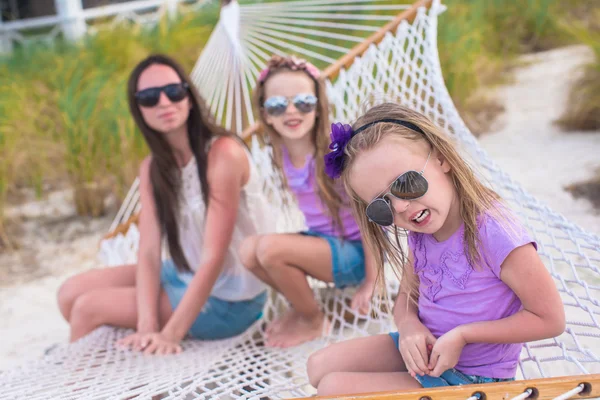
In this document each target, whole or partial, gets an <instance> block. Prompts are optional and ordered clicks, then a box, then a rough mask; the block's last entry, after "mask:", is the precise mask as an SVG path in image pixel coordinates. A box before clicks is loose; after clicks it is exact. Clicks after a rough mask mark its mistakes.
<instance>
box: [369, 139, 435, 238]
mask: <svg viewBox="0 0 600 400" xmlns="http://www.w3.org/2000/svg"><path fill="white" fill-rule="evenodd" d="M430 156H431V151H430V152H429V155H428V156H427V161H425V165H424V166H423V169H422V170H421V172H417V171H412V170H411V171H406V172H405V173H403V174H402V175H400V176H399V177H397V178H396V179H394V181H393V182H392V183H391V184H390V185H389V186H388V189H386V190H385V191H384V192H382V193H380V194H379V195H378V196H377V197H375V199H373V200H372V201H371V202H370V203H369V205H367V210H366V213H367V218H369V221H372V222H375V223H376V224H377V225H381V226H390V225H392V224H393V223H394V211H393V210H392V206H391V201H390V200H389V198H388V195H392V196H394V197H395V198H397V199H400V200H409V201H410V200H416V199H418V198H421V197H423V196H424V195H425V193H427V189H428V188H429V183H428V182H427V179H425V177H424V176H423V172H424V171H425V168H426V167H427V163H428V162H429V157H430Z"/></svg>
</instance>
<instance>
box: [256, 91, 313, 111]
mask: <svg viewBox="0 0 600 400" xmlns="http://www.w3.org/2000/svg"><path fill="white" fill-rule="evenodd" d="M290 100H291V101H292V103H293V104H294V107H296V109H297V110H298V111H300V112H301V113H303V114H308V113H309V112H311V111H313V110H314V109H315V107H317V97H316V96H314V95H312V94H304V93H300V94H297V95H295V96H294V97H285V96H272V97H269V98H268V99H267V100H266V101H265V102H264V104H263V107H264V108H265V111H266V112H267V114H269V115H273V116H279V115H283V113H285V110H287V108H288V106H289V105H290Z"/></svg>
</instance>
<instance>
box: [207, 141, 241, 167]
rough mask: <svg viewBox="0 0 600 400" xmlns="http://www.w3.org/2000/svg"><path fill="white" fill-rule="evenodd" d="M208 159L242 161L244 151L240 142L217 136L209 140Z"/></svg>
mask: <svg viewBox="0 0 600 400" xmlns="http://www.w3.org/2000/svg"><path fill="white" fill-rule="evenodd" d="M208 157H209V160H210V158H217V157H218V158H224V159H227V160H233V161H235V160H238V161H239V160H242V159H245V158H246V149H245V147H244V145H243V144H242V143H240V140H238V139H236V138H234V137H232V136H217V137H215V138H213V139H211V145H210V149H209V150H208Z"/></svg>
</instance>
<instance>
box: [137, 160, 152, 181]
mask: <svg viewBox="0 0 600 400" xmlns="http://www.w3.org/2000/svg"><path fill="white" fill-rule="evenodd" d="M151 164H152V155H148V156H146V158H144V159H143V160H142V162H141V163H140V169H139V172H138V174H139V175H138V176H139V178H140V183H141V184H143V183H147V182H149V180H150V165H151Z"/></svg>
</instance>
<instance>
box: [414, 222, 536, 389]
mask: <svg viewBox="0 0 600 400" xmlns="http://www.w3.org/2000/svg"><path fill="white" fill-rule="evenodd" d="M478 226H479V235H480V236H479V237H480V240H481V257H482V263H481V264H483V265H481V266H479V267H477V268H475V269H474V268H473V267H472V266H471V265H470V264H469V262H468V261H467V257H466V256H465V247H464V225H461V227H460V228H459V229H458V230H457V231H456V232H455V233H454V234H453V235H452V236H451V237H450V238H448V239H447V240H445V241H443V242H438V241H437V240H436V239H435V238H434V237H433V236H432V235H428V234H422V233H414V232H411V233H410V234H409V236H408V244H409V247H410V249H411V251H412V253H413V255H414V268H415V272H416V273H417V275H418V276H419V280H420V284H419V318H420V319H421V322H422V323H423V324H424V325H425V326H426V327H427V328H428V329H429V330H430V331H431V333H432V334H433V335H434V336H435V337H440V336H442V335H443V334H444V333H446V332H448V331H450V330H452V329H453V328H455V327H457V326H459V325H464V324H468V323H472V322H477V321H489V320H498V319H502V318H505V317H508V316H510V315H512V314H514V313H516V312H517V311H519V310H520V309H521V307H522V305H521V301H520V300H519V298H518V297H517V295H516V294H515V293H514V292H513V291H512V290H511V289H510V287H508V285H506V284H505V283H504V282H502V280H500V266H501V264H502V262H503V261H504V260H505V259H506V257H507V256H508V255H509V253H510V252H511V251H512V250H513V249H515V248H517V247H520V246H523V245H525V244H528V243H532V244H533V245H534V246H535V248H536V250H537V244H536V243H535V242H534V241H533V240H532V239H531V238H530V237H529V235H528V233H527V231H526V230H525V229H524V228H523V227H522V226H521V225H520V224H519V223H518V222H516V221H515V222H514V225H513V226H514V229H509V230H508V232H507V231H506V230H504V229H503V228H502V226H501V224H500V223H499V222H498V221H497V220H495V219H493V218H492V217H489V216H487V217H485V218H480V219H479V221H478ZM521 348H522V344H521V343H518V344H499V343H471V344H467V345H466V346H465V347H464V350H463V352H462V354H461V356H460V359H459V361H458V364H457V365H456V369H458V370H459V371H461V372H463V373H465V374H467V375H479V376H485V377H489V378H512V377H514V376H515V374H516V369H517V365H518V360H519V354H520V353H521Z"/></svg>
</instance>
